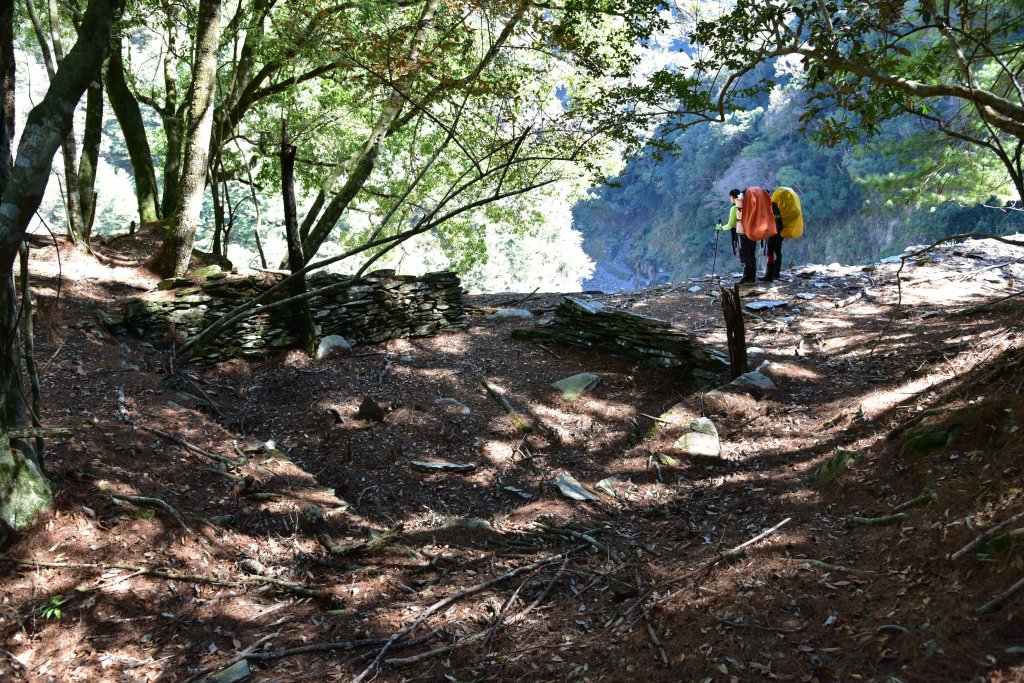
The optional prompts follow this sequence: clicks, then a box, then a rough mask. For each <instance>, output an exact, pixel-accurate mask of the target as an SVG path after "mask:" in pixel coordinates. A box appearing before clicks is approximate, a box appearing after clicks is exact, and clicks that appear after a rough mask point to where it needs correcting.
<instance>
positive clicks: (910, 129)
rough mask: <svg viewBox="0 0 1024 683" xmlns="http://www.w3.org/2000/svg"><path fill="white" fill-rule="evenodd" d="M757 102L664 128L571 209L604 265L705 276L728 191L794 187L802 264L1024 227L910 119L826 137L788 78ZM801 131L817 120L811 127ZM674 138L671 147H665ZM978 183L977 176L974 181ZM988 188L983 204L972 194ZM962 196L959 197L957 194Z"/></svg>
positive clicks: (790, 254) (797, 257) (655, 278)
mask: <svg viewBox="0 0 1024 683" xmlns="http://www.w3.org/2000/svg"><path fill="white" fill-rule="evenodd" d="M785 81H786V83H787V84H786V85H779V86H778V87H777V88H776V89H775V90H774V91H773V92H771V93H770V94H763V95H762V96H760V97H758V98H754V99H752V100H751V101H750V102H749V105H748V107H747V108H746V110H745V111H740V112H737V113H735V114H734V115H733V116H732V117H731V118H730V120H729V121H728V122H727V123H724V124H716V123H701V124H697V125H690V126H685V127H683V128H681V129H678V130H675V131H671V132H667V133H664V134H661V135H658V136H656V138H657V140H658V142H659V143H660V144H659V146H658V147H654V146H649V147H648V148H647V149H646V150H645V153H643V154H641V155H639V156H638V157H636V158H634V159H632V160H631V161H629V163H628V164H627V165H626V167H625V168H624V170H623V171H622V173H621V174H620V175H619V176H617V177H615V178H612V179H610V181H609V184H608V185H606V186H603V187H600V188H597V189H595V190H594V191H593V192H592V194H591V196H590V198H589V199H587V200H586V201H583V202H580V203H579V204H577V205H576V206H575V208H574V211H573V218H574V227H575V228H576V229H578V230H580V231H581V232H582V233H583V235H584V249H585V250H586V251H587V253H588V255H590V256H591V257H592V258H594V259H595V260H596V261H597V263H598V273H597V275H596V276H595V277H596V278H597V279H600V276H601V274H602V271H611V272H612V273H618V274H619V275H620V276H621V275H623V271H624V270H625V269H628V270H631V271H632V272H633V273H635V275H636V277H635V279H634V280H633V282H632V284H633V285H634V286H642V285H647V284H659V283H662V282H667V281H672V280H677V279H679V278H682V277H689V276H696V275H699V274H703V273H707V272H709V271H710V269H711V266H712V258H713V253H714V245H715V230H714V229H713V228H714V225H715V222H716V221H718V220H720V221H722V222H723V223H724V222H725V221H726V219H727V218H728V211H729V206H730V204H729V202H728V196H727V195H728V191H729V189H730V188H734V187H735V188H740V189H743V188H745V187H749V186H753V185H758V186H762V187H766V188H768V189H769V190H772V189H774V188H775V187H777V186H780V185H784V186H788V187H792V188H794V189H795V190H796V191H797V192H798V193H799V195H800V197H801V200H802V204H803V210H804V215H805V224H806V232H805V234H804V237H803V238H801V239H799V240H790V241H787V242H786V243H785V245H784V250H783V256H784V259H785V263H786V264H790V263H791V262H792V263H797V264H801V263H832V262H840V263H845V264H856V263H869V262H873V261H876V260H878V259H879V258H882V257H885V256H887V255H891V254H895V253H899V252H900V251H902V250H903V248H904V247H906V246H908V245H911V244H922V243H930V242H932V241H934V240H936V239H938V238H940V237H944V236H947V235H952V234H957V233H962V232H973V231H977V232H990V233H993V234H998V235H1006V234H1013V233H1017V232H1024V212H1021V211H1013V210H1003V209H1000V208H994V207H1000V206H1002V205H1003V202H1002V201H1001V199H1000V198H998V197H996V196H990V197H988V198H985V190H986V189H991V190H992V191H993V192H995V191H996V190H997V187H996V185H995V184H994V183H990V184H989V185H986V184H985V183H986V182H989V179H988V177H986V176H984V175H980V176H979V175H970V177H968V178H965V177H964V176H965V175H968V169H966V168H963V167H961V168H958V169H956V170H954V171H953V172H949V171H947V172H946V174H945V175H944V176H943V177H939V178H936V177H930V176H929V175H928V174H929V171H930V168H927V167H922V164H921V158H922V157H924V158H927V157H928V156H929V155H935V154H941V153H942V152H941V151H940V150H942V149H943V147H944V146H945V143H943V142H942V141H935V140H931V139H922V138H921V137H920V136H919V133H920V127H919V126H918V125H916V124H915V123H914V122H912V121H910V120H909V119H908V118H906V117H904V118H901V119H899V120H896V121H892V122H888V123H886V124H885V125H884V126H883V127H882V130H881V132H880V133H879V134H878V135H877V136H876V137H875V138H874V139H873V140H871V141H870V143H868V142H857V143H855V144H850V143H847V144H841V145H837V146H834V147H829V146H822V145H820V144H819V143H818V141H817V140H816V139H814V136H813V133H814V125H813V123H812V124H811V125H810V126H807V127H805V126H804V125H803V123H802V122H801V121H800V115H801V112H802V111H803V109H804V107H805V105H806V94H805V93H804V92H802V91H801V90H800V89H798V87H797V85H798V83H797V82H795V80H791V79H785ZM803 128H807V129H806V130H804V129H803ZM665 145H668V146H670V147H671V148H672V150H671V151H670V152H667V153H666V152H664V151H663V150H662V149H661V148H660V147H661V146H665ZM970 183H973V185H970ZM965 193H966V194H968V195H978V194H979V193H981V198H982V201H984V204H979V203H973V202H965V201H964V200H963V199H962V198H961V197H962V195H963V194H965ZM953 197H957V198H960V199H953ZM718 253H719V256H718V258H719V272H721V269H722V267H723V266H725V267H726V268H735V267H736V265H735V264H736V259H735V258H734V257H733V256H732V252H731V247H730V245H729V240H728V233H725V234H724V235H723V237H722V238H721V241H720V244H719V252H718Z"/></svg>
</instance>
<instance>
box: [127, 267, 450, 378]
mask: <svg viewBox="0 0 1024 683" xmlns="http://www.w3.org/2000/svg"><path fill="white" fill-rule="evenodd" d="M279 280H280V278H279V277H275V278H273V279H271V280H267V279H266V278H264V277H263V276H242V277H237V276H228V275H226V274H224V273H219V272H214V273H210V274H207V275H206V276H205V277H204V278H201V279H199V281H192V280H177V281H173V282H168V284H167V289H166V290H165V291H162V292H159V293H157V294H155V295H153V296H150V297H146V298H135V299H129V300H128V301H127V302H126V304H125V306H124V314H123V317H122V319H120V320H115V321H112V322H114V323H116V324H119V325H123V326H124V328H125V329H126V330H127V331H128V332H130V333H133V334H145V333H147V332H157V333H161V334H164V333H173V334H175V336H181V337H184V339H185V340H188V339H190V338H192V337H194V336H195V335H196V334H198V333H199V331H200V330H201V329H203V327H205V326H206V325H208V324H209V323H210V322H212V321H213V320H216V319H217V318H219V317H221V316H223V315H224V314H226V313H227V312H228V311H230V310H231V309H233V308H234V307H236V306H237V305H238V304H240V303H241V302H242V301H244V300H246V299H252V298H255V297H256V296H259V295H260V294H262V293H263V292H265V291H266V290H267V289H269V288H270V287H271V286H272V285H274V284H276V282H278V281H279ZM308 282H309V289H310V290H313V289H318V290H324V293H323V294H321V295H319V296H316V297H314V298H313V299H312V300H311V301H310V308H311V310H312V313H313V319H314V322H315V324H316V326H317V332H318V334H319V335H320V336H321V337H324V336H327V335H340V336H342V337H344V338H345V339H347V340H348V341H350V342H351V343H353V344H371V343H375V342H381V341H385V340H387V339H398V338H401V337H421V336H426V335H431V334H437V333H439V332H449V331H453V330H460V329H463V328H465V327H466V324H467V323H466V312H465V308H464V306H463V303H462V284H461V283H460V281H459V278H458V277H457V276H456V275H455V274H454V273H449V272H439V273H427V274H425V275H422V276H420V277H414V276H409V275H395V274H394V272H393V271H377V272H375V273H371V274H369V275H367V276H366V277H362V278H359V279H353V278H348V277H344V276H340V275H315V276H312V277H310V278H309V281H308ZM284 296H287V295H286V294H284V293H282V297H284ZM287 315H288V312H287V309H285V310H281V309H277V310H271V311H269V312H267V313H263V314H256V315H254V316H253V317H251V318H249V319H247V320H244V321H242V322H240V323H239V324H237V325H236V326H234V327H233V328H231V329H230V330H228V331H226V332H225V333H224V334H223V335H222V337H221V338H220V339H219V340H218V341H217V342H215V343H214V344H211V345H210V346H208V347H207V348H205V349H203V350H201V351H199V353H198V354H197V356H196V358H197V360H198V361H199V362H203V363H216V362H219V361H222V360H226V359H228V358H234V357H238V358H245V359H247V360H258V359H261V358H264V357H265V356H266V355H267V354H268V353H269V352H270V351H273V350H280V349H286V348H291V347H294V346H297V345H298V341H299V340H298V339H297V338H296V337H293V336H292V335H291V334H290V333H289V331H288V326H287V324H286V323H287Z"/></svg>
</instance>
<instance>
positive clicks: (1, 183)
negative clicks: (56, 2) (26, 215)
mask: <svg viewBox="0 0 1024 683" xmlns="http://www.w3.org/2000/svg"><path fill="white" fill-rule="evenodd" d="M14 69H15V66H14V3H13V2H0V201H3V196H4V188H5V187H7V183H8V182H9V181H10V179H11V141H12V140H13V139H14V73H15V71H14Z"/></svg>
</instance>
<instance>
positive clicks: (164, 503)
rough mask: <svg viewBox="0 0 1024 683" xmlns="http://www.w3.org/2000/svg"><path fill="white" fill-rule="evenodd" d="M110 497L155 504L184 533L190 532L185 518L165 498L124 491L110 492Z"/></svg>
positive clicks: (136, 502) (137, 503) (138, 503)
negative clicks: (129, 493)
mask: <svg viewBox="0 0 1024 683" xmlns="http://www.w3.org/2000/svg"><path fill="white" fill-rule="evenodd" d="M110 499H111V500H112V501H114V502H115V503H116V502H117V501H119V500H123V501H126V502H128V503H134V504H135V505H155V506H157V507H158V508H160V509H161V510H163V511H164V512H166V513H167V514H169V515H170V516H171V517H172V518H173V519H174V521H175V522H177V523H178V526H180V527H181V528H182V529H184V530H185V533H186V534H190V533H192V530H191V529H189V528H188V525H187V524H185V520H183V519H182V518H181V516H180V515H179V514H178V511H177V510H175V509H174V508H173V507H171V506H170V504H169V503H167V501H165V500H162V499H160V498H151V497H149V496H130V495H127V494H124V493H112V494H110Z"/></svg>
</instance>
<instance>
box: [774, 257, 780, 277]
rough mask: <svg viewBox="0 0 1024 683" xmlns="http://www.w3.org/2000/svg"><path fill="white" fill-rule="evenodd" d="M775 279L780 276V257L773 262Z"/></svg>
mask: <svg viewBox="0 0 1024 683" xmlns="http://www.w3.org/2000/svg"><path fill="white" fill-rule="evenodd" d="M774 273H775V279H776V280H778V279H779V278H781V277H782V259H779V260H778V261H776V262H775V271H774Z"/></svg>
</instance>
